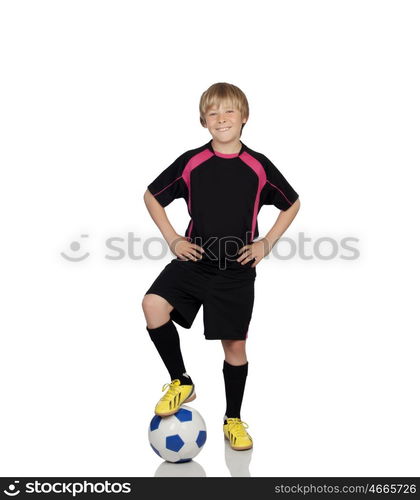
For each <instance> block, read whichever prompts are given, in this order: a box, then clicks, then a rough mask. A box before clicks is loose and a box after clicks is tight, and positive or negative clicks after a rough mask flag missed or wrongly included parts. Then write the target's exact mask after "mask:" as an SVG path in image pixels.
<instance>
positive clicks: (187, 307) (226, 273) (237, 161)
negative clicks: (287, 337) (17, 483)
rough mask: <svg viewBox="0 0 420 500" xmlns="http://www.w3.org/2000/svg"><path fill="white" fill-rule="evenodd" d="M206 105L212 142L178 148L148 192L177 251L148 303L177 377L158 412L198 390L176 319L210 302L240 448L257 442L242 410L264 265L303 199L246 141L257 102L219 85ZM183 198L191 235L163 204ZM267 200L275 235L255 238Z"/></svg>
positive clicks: (211, 333) (208, 321)
mask: <svg viewBox="0 0 420 500" xmlns="http://www.w3.org/2000/svg"><path fill="white" fill-rule="evenodd" d="M199 109H200V122H201V124H202V126H203V127H205V128H207V129H208V131H209V132H210V135H211V136H212V140H211V141H210V142H208V143H206V144H204V145H203V146H200V147H198V148H195V149H192V150H189V151H186V152H185V153H183V154H182V155H181V156H179V157H178V158H177V159H176V160H175V161H174V162H173V163H172V164H171V165H170V166H169V167H167V168H166V169H165V170H164V171H163V172H162V173H161V174H160V175H159V176H158V177H157V178H156V179H155V180H154V181H153V182H152V183H151V184H149V186H148V189H147V190H146V193H145V195H144V200H145V203H146V206H147V209H148V211H149V213H150V215H151V217H152V219H153V220H154V222H155V223H156V224H157V226H158V227H159V229H160V231H161V232H162V235H163V236H164V238H165V240H166V241H167V243H168V245H169V247H170V249H171V251H172V252H173V253H174V254H175V255H176V256H177V258H175V259H173V260H172V261H171V262H170V263H169V264H167V265H166V266H165V268H164V269H163V271H162V272H161V273H160V275H159V276H158V277H157V278H156V280H155V281H154V282H153V284H152V285H151V287H150V288H149V289H148V290H147V292H146V294H145V296H144V298H143V302H142V306H143V311H144V314H145V317H146V322H147V327H146V328H147V331H148V332H149V335H150V338H151V339H152V341H153V343H154V344H155V346H156V348H157V350H158V352H159V354H160V356H161V358H162V360H163V362H164V363H165V365H166V368H167V369H168V371H169V374H170V377H171V382H170V383H168V384H165V385H164V386H163V388H162V391H164V390H165V389H166V388H168V391H167V393H166V394H165V395H164V396H163V397H162V398H161V399H160V400H159V402H158V403H157V405H156V407H155V413H156V414H157V415H160V416H162V417H165V416H168V415H172V414H173V413H175V412H176V411H178V409H179V407H180V406H181V405H182V404H183V403H187V402H189V401H192V400H193V399H195V397H196V394H195V386H194V383H193V381H192V379H191V377H190V376H189V375H188V373H187V372H186V369H185V366H184V361H183V357H182V354H181V350H180V342H179V336H178V332H177V329H176V327H175V324H174V322H175V323H178V324H179V325H181V326H183V327H184V328H191V326H192V323H193V321H194V318H195V316H196V314H197V312H198V310H199V308H200V307H201V305H203V321H204V336H205V338H206V339H207V340H213V339H220V340H221V342H222V346H223V350H224V354H225V360H224V363H223V376H224V381H225V393H226V413H225V416H224V418H223V431H224V435H225V438H226V439H228V440H229V443H230V446H231V447H232V448H233V449H234V450H246V449H249V448H252V446H253V441H252V438H251V436H250V435H249V434H248V432H247V431H246V428H248V424H246V423H245V422H243V421H242V420H241V415H240V410H241V405H242V399H243V394H244V389H245V381H246V377H247V374H248V361H247V357H246V351H245V343H246V339H247V337H248V326H249V322H250V320H251V315H252V309H253V304H254V281H255V278H256V269H255V268H256V265H257V264H258V263H259V262H260V261H261V260H262V259H263V258H264V257H265V256H266V255H267V254H268V253H269V252H270V251H271V249H272V247H273V245H274V244H275V243H276V241H277V240H278V239H279V238H280V237H281V235H282V234H283V233H284V232H285V231H286V229H287V228H288V227H289V225H290V224H291V222H292V220H293V219H294V217H295V216H296V214H297V212H298V210H299V207H300V201H299V199H298V198H299V197H298V194H297V193H296V191H295V190H294V189H293V188H292V186H291V185H290V184H289V183H288V182H287V180H286V179H285V178H284V177H283V175H282V174H281V173H280V172H279V170H278V169H277V168H276V167H275V166H274V165H273V164H272V163H271V162H270V160H269V159H268V158H267V157H266V156H264V155H263V154H261V153H257V152H256V151H253V150H251V149H250V148H248V147H247V146H246V145H245V144H244V143H243V142H242V141H240V139H239V138H240V136H241V133H242V129H243V127H244V125H245V123H246V122H247V120H248V116H249V108H248V102H247V99H246V96H245V94H244V93H243V92H242V91H241V90H240V89H239V88H238V87H236V86H235V85H232V84H228V83H216V84H214V85H212V86H211V87H209V88H208V89H207V90H206V91H205V92H204V93H203V94H202V96H201V99H200V106H199ZM176 198H184V199H185V201H186V203H187V207H188V213H189V215H190V217H191V219H190V222H189V224H188V227H187V229H186V231H185V236H181V235H179V234H177V233H176V232H175V230H174V228H173V227H172V225H171V224H170V222H169V220H168V218H167V216H166V212H165V210H164V207H166V206H167V205H168V204H169V203H171V202H172V201H173V200H174V199H176ZM262 205H275V206H276V207H277V208H279V209H280V210H281V211H282V212H281V213H280V215H279V217H278V219H277V221H276V223H275V224H274V226H273V227H272V228H271V230H270V231H269V232H268V234H267V235H266V236H265V237H264V238H262V239H261V240H259V241H256V242H254V241H253V240H254V239H255V238H256V237H257V236H258V224H257V215H258V212H259V210H260V208H261V206H262Z"/></svg>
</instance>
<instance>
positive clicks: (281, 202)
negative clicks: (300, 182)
mask: <svg viewBox="0 0 420 500" xmlns="http://www.w3.org/2000/svg"><path fill="white" fill-rule="evenodd" d="M264 168H265V172H266V175H267V181H266V183H265V186H264V188H263V189H262V191H261V203H260V205H261V206H262V205H275V206H276V207H277V208H278V209H279V210H287V209H288V208H289V207H290V206H291V205H293V203H294V202H295V201H296V200H297V199H298V198H299V195H298V193H297V192H296V191H295V190H294V189H293V187H292V186H291V185H290V184H289V182H288V181H287V180H286V178H285V177H284V176H283V174H282V173H281V172H280V170H279V169H278V168H277V167H276V166H275V165H274V164H273V163H272V162H271V161H270V160H269V159H268V158H267V157H266V156H265V157H264Z"/></svg>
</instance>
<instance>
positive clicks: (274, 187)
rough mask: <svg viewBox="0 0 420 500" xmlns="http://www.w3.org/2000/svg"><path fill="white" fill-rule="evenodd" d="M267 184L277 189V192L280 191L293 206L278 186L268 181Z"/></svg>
mask: <svg viewBox="0 0 420 500" xmlns="http://www.w3.org/2000/svg"><path fill="white" fill-rule="evenodd" d="M267 182H268V183H269V184H270V186H273V188H276V189H277V191H279V192H280V193H281V194H282V195H283V196H284V197H285V198H286V200H287V202H288V203H289V205H291V204H292V202H291V201H290V200H289V199H288V198H287V196H286V195H285V194H284V193H283V191H282V190H281V189H279V188H278V187H277V186H276V185H274V184H272V183H271V182H270V181H267Z"/></svg>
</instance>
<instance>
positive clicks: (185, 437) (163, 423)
mask: <svg viewBox="0 0 420 500" xmlns="http://www.w3.org/2000/svg"><path fill="white" fill-rule="evenodd" d="M206 439H207V430H206V424H205V422H204V419H203V417H202V416H201V415H200V413H199V412H198V411H197V410H195V409H194V408H191V407H190V406H186V405H183V406H181V408H180V409H179V410H178V411H177V412H176V413H174V414H173V415H170V416H169V417H159V416H158V415H155V416H154V417H153V418H152V420H151V422H150V425H149V441H150V446H151V447H152V449H153V450H154V452H155V453H157V454H158V455H159V456H160V457H162V458H163V459H164V460H166V461H168V462H174V463H182V462H189V461H190V460H192V459H193V458H194V457H195V456H197V455H198V454H199V453H200V451H201V450H202V448H203V446H204V443H205V442H206Z"/></svg>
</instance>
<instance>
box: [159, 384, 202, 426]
mask: <svg viewBox="0 0 420 500" xmlns="http://www.w3.org/2000/svg"><path fill="white" fill-rule="evenodd" d="M167 387H169V389H168V391H167V393H166V394H165V395H164V396H162V397H161V398H160V400H159V402H158V404H157V405H156V407H155V414H156V415H159V416H160V417H168V416H169V415H173V414H174V413H176V412H177V411H178V410H179V408H180V406H181V405H182V404H184V403H188V402H189V401H193V400H194V399H195V398H196V395H195V386H194V384H192V385H183V384H181V381H180V380H179V379H177V378H176V379H174V380H172V382H171V383H170V384H165V385H164V386H163V387H162V391H164V390H165V389H166V388H167Z"/></svg>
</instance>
